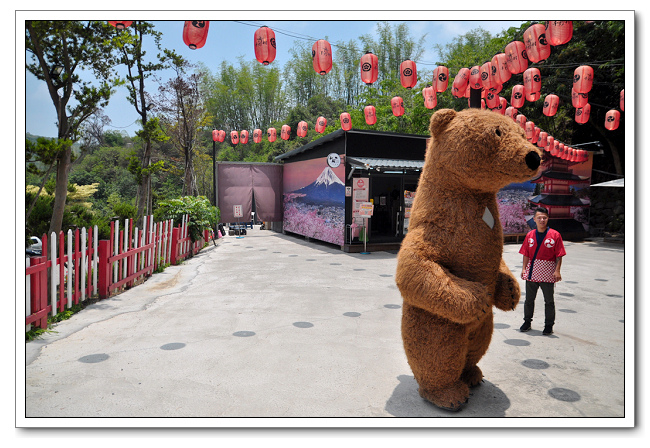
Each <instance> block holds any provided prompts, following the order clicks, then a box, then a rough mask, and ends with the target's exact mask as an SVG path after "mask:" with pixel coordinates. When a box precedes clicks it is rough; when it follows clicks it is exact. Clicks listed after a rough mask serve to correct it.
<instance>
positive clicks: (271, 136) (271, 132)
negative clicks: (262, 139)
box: [266, 128, 278, 143]
mask: <svg viewBox="0 0 650 448" xmlns="http://www.w3.org/2000/svg"><path fill="white" fill-rule="evenodd" d="M266 135H267V137H268V139H269V141H270V142H271V143H273V142H274V141H275V139H276V138H277V137H278V132H277V131H276V130H275V128H269V129H268V130H267V131H266Z"/></svg>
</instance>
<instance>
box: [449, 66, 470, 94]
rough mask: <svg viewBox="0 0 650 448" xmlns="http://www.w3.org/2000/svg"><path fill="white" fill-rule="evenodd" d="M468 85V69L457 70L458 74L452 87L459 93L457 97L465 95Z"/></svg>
mask: <svg viewBox="0 0 650 448" xmlns="http://www.w3.org/2000/svg"><path fill="white" fill-rule="evenodd" d="M468 85H469V69H468V68H467V67H463V68H461V69H460V70H458V73H457V74H456V77H455V78H454V82H453V84H452V87H456V88H457V89H458V91H459V92H461V93H460V94H459V97H461V96H463V95H465V91H466V90H467V86H468Z"/></svg>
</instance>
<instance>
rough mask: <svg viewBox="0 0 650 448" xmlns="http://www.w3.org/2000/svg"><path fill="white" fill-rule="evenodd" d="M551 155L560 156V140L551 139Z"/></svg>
mask: <svg viewBox="0 0 650 448" xmlns="http://www.w3.org/2000/svg"><path fill="white" fill-rule="evenodd" d="M551 155H552V156H553V157H561V156H562V153H561V152H560V142H559V141H557V140H554V141H553V146H551Z"/></svg>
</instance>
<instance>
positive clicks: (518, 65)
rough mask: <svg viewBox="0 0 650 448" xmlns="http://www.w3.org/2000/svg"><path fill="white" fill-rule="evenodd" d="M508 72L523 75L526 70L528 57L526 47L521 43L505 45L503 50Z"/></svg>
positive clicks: (514, 42) (516, 41)
mask: <svg viewBox="0 0 650 448" xmlns="http://www.w3.org/2000/svg"><path fill="white" fill-rule="evenodd" d="M505 53H506V58H507V63H508V70H510V73H512V74H514V75H516V74H518V73H523V72H524V71H526V69H527V68H528V55H526V45H524V43H523V42H520V41H518V40H515V41H513V42H510V43H509V44H508V45H506V48H505Z"/></svg>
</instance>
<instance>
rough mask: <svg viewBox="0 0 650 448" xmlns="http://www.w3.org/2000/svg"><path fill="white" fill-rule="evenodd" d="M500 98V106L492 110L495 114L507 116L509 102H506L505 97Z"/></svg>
mask: <svg viewBox="0 0 650 448" xmlns="http://www.w3.org/2000/svg"><path fill="white" fill-rule="evenodd" d="M498 98H499V105H498V106H497V107H495V108H494V109H492V110H493V111H495V112H498V113H500V114H501V115H505V113H506V108H507V107H508V100H506V99H505V98H504V97H502V96H500V97H498Z"/></svg>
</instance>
